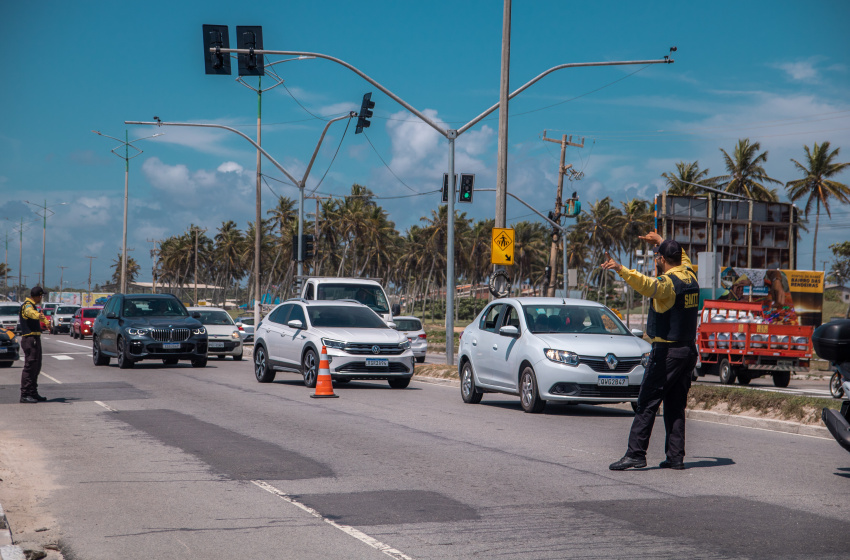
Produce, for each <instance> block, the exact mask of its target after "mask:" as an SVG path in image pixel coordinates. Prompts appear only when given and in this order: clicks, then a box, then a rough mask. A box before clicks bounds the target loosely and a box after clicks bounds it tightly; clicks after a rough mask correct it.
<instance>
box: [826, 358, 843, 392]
mask: <svg viewBox="0 0 850 560" xmlns="http://www.w3.org/2000/svg"><path fill="white" fill-rule="evenodd" d="M832 367H834V368H835V372H834V373H833V374H832V377H830V378H829V393H830V394H831V395H832V396H833V398H836V399H840V398H841V397H843V396H844V394H845V392H844V376H843V375H842V374H841V370H840V369H839V368H838V364H832Z"/></svg>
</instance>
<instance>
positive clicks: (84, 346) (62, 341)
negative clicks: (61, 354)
mask: <svg viewBox="0 0 850 560" xmlns="http://www.w3.org/2000/svg"><path fill="white" fill-rule="evenodd" d="M51 340H52V339H51ZM55 342H61V343H62V344H70V345H71V346H79V347H80V348H91V346H86V345H85V344H77V343H75V342H66V341H64V340H56V341H55Z"/></svg>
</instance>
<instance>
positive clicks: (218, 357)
mask: <svg viewBox="0 0 850 560" xmlns="http://www.w3.org/2000/svg"><path fill="white" fill-rule="evenodd" d="M224 358H225V356H224V354H221V355H219V356H216V359H219V360H223V359H224Z"/></svg>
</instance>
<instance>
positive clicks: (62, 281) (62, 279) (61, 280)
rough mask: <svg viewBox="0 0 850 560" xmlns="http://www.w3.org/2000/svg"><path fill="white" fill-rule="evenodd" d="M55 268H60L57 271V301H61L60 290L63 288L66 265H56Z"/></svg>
mask: <svg viewBox="0 0 850 560" xmlns="http://www.w3.org/2000/svg"><path fill="white" fill-rule="evenodd" d="M56 268H58V269H60V272H59V303H62V291H63V290H64V288H65V269H66V268H68V267H67V266H57V267H56Z"/></svg>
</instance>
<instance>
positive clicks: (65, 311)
mask: <svg viewBox="0 0 850 560" xmlns="http://www.w3.org/2000/svg"><path fill="white" fill-rule="evenodd" d="M77 309H79V307H77V306H75V305H65V306H63V307H59V308H57V309H56V314H57V315H73V314H74V313H76V312H77Z"/></svg>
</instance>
